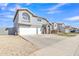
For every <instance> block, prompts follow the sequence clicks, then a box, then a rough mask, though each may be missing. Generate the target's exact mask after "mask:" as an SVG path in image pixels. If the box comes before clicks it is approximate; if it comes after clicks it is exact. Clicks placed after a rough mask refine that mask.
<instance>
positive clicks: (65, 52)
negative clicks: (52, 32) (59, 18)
mask: <svg viewBox="0 0 79 59" xmlns="http://www.w3.org/2000/svg"><path fill="white" fill-rule="evenodd" d="M31 55H34V56H79V35H77V36H75V37H71V38H67V39H66V40H62V41H60V42H58V43H56V44H54V45H51V46H49V47H46V48H43V49H40V50H38V51H36V52H34V53H32V54H31Z"/></svg>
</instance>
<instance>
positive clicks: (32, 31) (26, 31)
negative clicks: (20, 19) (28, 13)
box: [18, 28, 41, 35]
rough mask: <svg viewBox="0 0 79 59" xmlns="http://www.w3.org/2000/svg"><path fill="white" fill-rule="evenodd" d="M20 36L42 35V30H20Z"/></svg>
mask: <svg viewBox="0 0 79 59" xmlns="http://www.w3.org/2000/svg"><path fill="white" fill-rule="evenodd" d="M18 34H19V35H36V34H41V30H40V28H19V32H18Z"/></svg>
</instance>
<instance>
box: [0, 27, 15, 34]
mask: <svg viewBox="0 0 79 59" xmlns="http://www.w3.org/2000/svg"><path fill="white" fill-rule="evenodd" d="M14 34H15V33H14V30H13V28H6V27H2V28H0V35H14Z"/></svg>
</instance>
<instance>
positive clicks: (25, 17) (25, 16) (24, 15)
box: [22, 12, 30, 22]
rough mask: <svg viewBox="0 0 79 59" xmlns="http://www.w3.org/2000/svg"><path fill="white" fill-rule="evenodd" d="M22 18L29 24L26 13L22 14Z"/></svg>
mask: <svg viewBox="0 0 79 59" xmlns="http://www.w3.org/2000/svg"><path fill="white" fill-rule="evenodd" d="M22 17H23V19H24V21H27V22H30V16H29V15H28V14H27V13H25V12H24V13H23V14H22Z"/></svg>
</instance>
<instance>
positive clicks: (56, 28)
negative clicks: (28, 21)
mask: <svg viewBox="0 0 79 59" xmlns="http://www.w3.org/2000/svg"><path fill="white" fill-rule="evenodd" d="M64 27H65V24H64V23H51V31H52V33H57V32H64Z"/></svg>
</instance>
